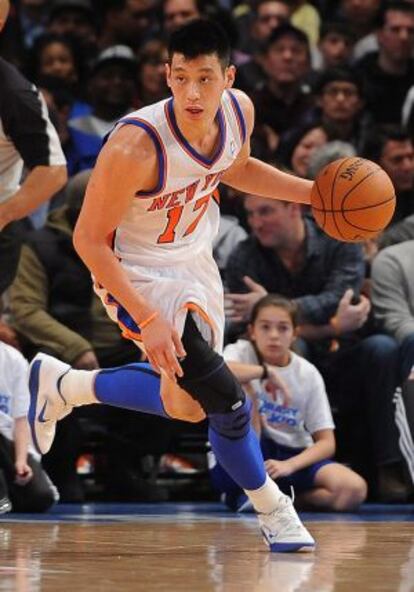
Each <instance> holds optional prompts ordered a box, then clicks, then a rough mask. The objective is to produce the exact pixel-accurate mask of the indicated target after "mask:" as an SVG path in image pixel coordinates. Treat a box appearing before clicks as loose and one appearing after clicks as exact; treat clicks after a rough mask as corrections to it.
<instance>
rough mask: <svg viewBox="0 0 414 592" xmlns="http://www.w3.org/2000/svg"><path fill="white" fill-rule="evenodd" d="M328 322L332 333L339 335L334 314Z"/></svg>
mask: <svg viewBox="0 0 414 592" xmlns="http://www.w3.org/2000/svg"><path fill="white" fill-rule="evenodd" d="M329 324H330V325H331V327H332V329H333V330H334V335H337V336H338V335H339V323H338V319H337V317H336V316H334V317H332V318H331V319H330V320H329Z"/></svg>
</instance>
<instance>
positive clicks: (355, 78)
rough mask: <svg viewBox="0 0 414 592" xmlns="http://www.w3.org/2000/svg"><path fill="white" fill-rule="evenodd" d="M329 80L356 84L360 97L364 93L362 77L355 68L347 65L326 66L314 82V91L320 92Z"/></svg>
mask: <svg viewBox="0 0 414 592" xmlns="http://www.w3.org/2000/svg"><path fill="white" fill-rule="evenodd" d="M331 82H349V83H351V84H354V85H355V86H356V88H357V89H358V93H359V95H360V96H361V97H362V96H363V94H364V84H363V80H362V77H361V76H360V74H358V72H357V71H356V70H354V69H352V68H349V67H347V66H341V67H340V68H328V69H327V70H324V71H323V72H322V73H321V75H320V76H319V77H318V79H317V81H316V83H315V88H314V91H315V92H316V94H318V95H320V94H322V93H323V91H324V88H325V87H326V86H327V85H328V84H330V83H331Z"/></svg>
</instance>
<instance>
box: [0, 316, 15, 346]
mask: <svg viewBox="0 0 414 592" xmlns="http://www.w3.org/2000/svg"><path fill="white" fill-rule="evenodd" d="M0 341H3V343H7V345H11V346H12V347H15V348H16V349H20V344H19V339H18V337H17V333H16V331H15V330H14V329H12V327H9V325H6V323H3V321H0Z"/></svg>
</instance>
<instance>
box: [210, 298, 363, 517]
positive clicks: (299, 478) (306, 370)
mask: <svg viewBox="0 0 414 592" xmlns="http://www.w3.org/2000/svg"><path fill="white" fill-rule="evenodd" d="M295 313H296V307H295V305H294V304H293V303H292V302H291V301H290V300H288V299H287V298H283V297H281V296H277V295H272V294H269V295H267V296H265V297H264V298H262V299H261V300H259V301H258V302H257V303H256V304H255V306H254V308H253V311H252V315H251V319H250V324H249V339H240V340H238V341H237V342H236V343H233V344H231V345H228V346H227V347H226V348H225V350H224V359H225V360H226V362H227V363H228V365H229V367H230V368H231V370H232V371H233V372H234V374H235V375H236V376H237V378H238V379H239V380H240V382H242V383H243V384H246V390H247V392H248V393H249V394H250V397H251V399H252V401H253V422H254V424H255V427H256V429H257V431H258V432H259V435H261V448H262V451H263V456H264V459H265V466H266V469H267V472H268V473H269V475H270V477H272V479H274V480H275V481H276V482H277V484H278V486H279V487H280V488H281V490H282V491H283V492H284V493H288V494H289V493H290V488H291V487H294V490H295V498H296V500H297V502H298V503H299V505H300V506H301V507H303V506H306V507H308V508H314V509H325V510H336V511H348V510H354V509H356V508H357V507H358V506H359V504H361V503H362V502H363V501H364V499H365V498H366V494H367V485H366V483H365V481H364V480H363V479H362V478H361V477H360V476H359V475H357V474H356V473H354V472H353V471H352V470H351V469H348V468H347V467H345V466H343V465H341V464H338V463H336V462H334V461H333V460H331V458H332V457H333V456H334V453H335V436H334V431H333V430H334V423H333V419H332V414H331V410H330V407H329V402H328V398H327V395H326V391H325V386H324V383H323V380H322V377H321V375H320V373H319V372H318V370H317V369H316V367H315V366H313V364H311V363H310V362H308V361H307V360H305V359H304V358H302V357H300V356H298V355H297V354H296V353H294V352H293V351H292V349H291V346H292V343H293V341H294V339H295ZM276 369H277V375H278V377H280V379H281V380H283V382H284V383H285V385H286V388H287V390H288V393H289V397H288V398H287V400H286V398H284V399H282V397H281V395H280V386H279V384H278V383H277V381H276V380H274V376H273V372H274V370H276ZM267 379H269V380H267ZM211 476H212V480H213V484H215V485H216V487H218V488H219V489H221V490H222V491H223V492H224V493H225V494H227V495H226V498H225V499H226V501H227V503H228V504H229V505H230V507H232V506H233V508H232V509H237V507H240V504H241V503H243V502H244V503H246V501H247V496H246V495H245V494H244V493H243V491H242V490H241V489H239V488H238V487H237V485H236V484H235V483H232V482H231V479H230V477H229V475H227V474H226V473H225V471H224V469H223V468H222V467H221V466H220V465H218V464H217V465H216V466H215V467H214V468H213V469H212V470H211ZM229 483H230V486H229ZM234 506H235V508H234Z"/></svg>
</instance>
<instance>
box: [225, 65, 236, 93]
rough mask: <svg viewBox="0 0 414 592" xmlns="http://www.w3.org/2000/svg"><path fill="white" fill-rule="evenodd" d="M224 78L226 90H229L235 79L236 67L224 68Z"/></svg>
mask: <svg viewBox="0 0 414 592" xmlns="http://www.w3.org/2000/svg"><path fill="white" fill-rule="evenodd" d="M224 76H225V79H226V88H231V87H232V86H233V84H234V81H235V79H236V67H235V66H233V65H231V66H228V67H227V68H226V71H225V73H224Z"/></svg>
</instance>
